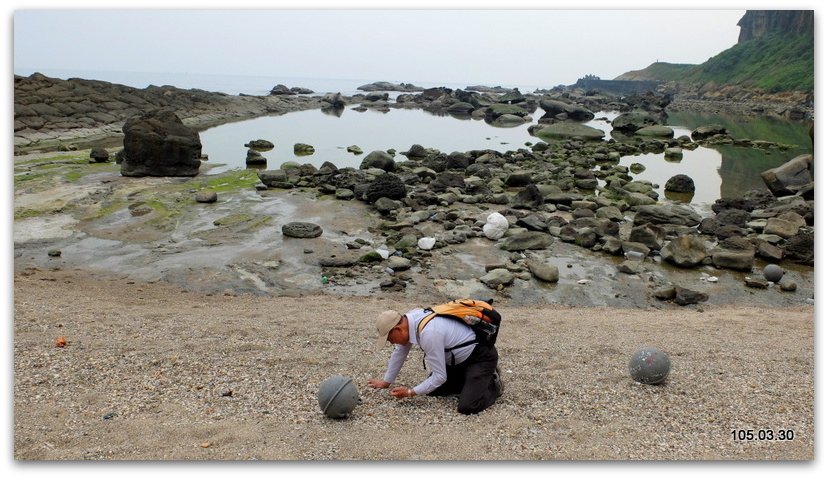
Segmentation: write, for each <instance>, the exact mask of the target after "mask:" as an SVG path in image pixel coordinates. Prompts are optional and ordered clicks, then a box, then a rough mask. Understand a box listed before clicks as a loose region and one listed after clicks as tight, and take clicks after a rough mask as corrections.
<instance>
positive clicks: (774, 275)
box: [762, 264, 785, 282]
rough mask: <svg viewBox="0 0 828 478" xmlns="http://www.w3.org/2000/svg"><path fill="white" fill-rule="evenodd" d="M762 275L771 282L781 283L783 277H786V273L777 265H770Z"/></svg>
mask: <svg viewBox="0 0 828 478" xmlns="http://www.w3.org/2000/svg"><path fill="white" fill-rule="evenodd" d="M762 275H763V276H765V279H766V280H768V281H770V282H779V280H780V279H782V276H783V275H785V271H784V270H783V269H782V268H781V267H779V266H778V265H776V264H768V265H766V266H765V268H764V269H763V270H762Z"/></svg>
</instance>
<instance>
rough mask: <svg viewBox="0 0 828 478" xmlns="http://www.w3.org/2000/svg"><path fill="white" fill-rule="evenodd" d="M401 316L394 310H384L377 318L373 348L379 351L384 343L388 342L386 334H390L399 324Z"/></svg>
mask: <svg viewBox="0 0 828 478" xmlns="http://www.w3.org/2000/svg"><path fill="white" fill-rule="evenodd" d="M401 318H402V315H400V313H399V312H397V311H396V310H386V311H384V312H383V313H381V314H380V315H379V317H377V321H376V325H377V334H378V336H377V343H376V345H375V347H376V348H377V349H381V348H382V346H383V345H385V342H387V341H388V332H391V329H393V328H394V327H395V326H396V325H397V324H399V323H400V319H401Z"/></svg>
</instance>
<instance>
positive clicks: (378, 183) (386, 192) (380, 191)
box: [365, 173, 406, 204]
mask: <svg viewBox="0 0 828 478" xmlns="http://www.w3.org/2000/svg"><path fill="white" fill-rule="evenodd" d="M405 196H406V190H405V184H403V182H402V180H401V179H400V178H399V177H398V176H396V175H394V174H391V173H385V174H383V175H381V176H378V177H377V179H375V180H374V181H373V182H371V184H370V185H369V186H368V189H367V190H366V191H365V200H366V201H368V203H369V204H373V203H374V202H376V200H377V199H379V198H383V197H385V198H388V199H402V198H404V197H405Z"/></svg>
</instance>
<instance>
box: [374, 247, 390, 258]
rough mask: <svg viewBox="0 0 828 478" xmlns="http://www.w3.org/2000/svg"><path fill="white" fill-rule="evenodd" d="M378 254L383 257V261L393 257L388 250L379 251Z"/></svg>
mask: <svg viewBox="0 0 828 478" xmlns="http://www.w3.org/2000/svg"><path fill="white" fill-rule="evenodd" d="M377 254H379V255H380V256H382V259H383V260H385V259H388V256H390V255H391V253H389V252H388V249H377Z"/></svg>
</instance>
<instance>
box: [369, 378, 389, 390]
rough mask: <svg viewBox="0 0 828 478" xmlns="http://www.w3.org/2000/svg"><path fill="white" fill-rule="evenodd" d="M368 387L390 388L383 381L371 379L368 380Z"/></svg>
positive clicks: (387, 383)
mask: <svg viewBox="0 0 828 478" xmlns="http://www.w3.org/2000/svg"><path fill="white" fill-rule="evenodd" d="M368 386H369V387H371V388H388V387H390V386H391V383H390V382H386V381H385V380H376V379H373V378H372V379H371V380H368Z"/></svg>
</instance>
